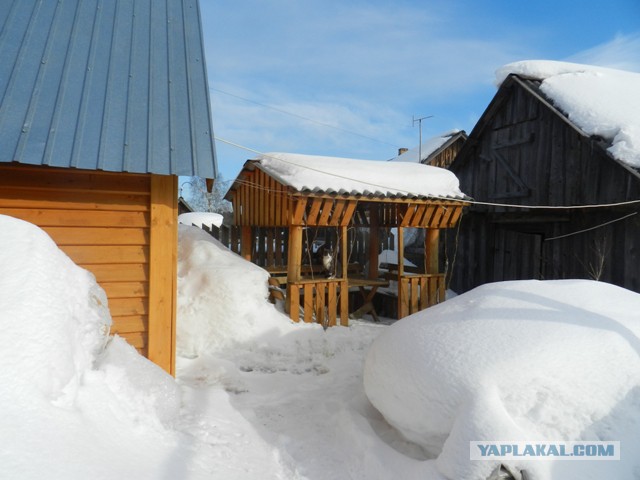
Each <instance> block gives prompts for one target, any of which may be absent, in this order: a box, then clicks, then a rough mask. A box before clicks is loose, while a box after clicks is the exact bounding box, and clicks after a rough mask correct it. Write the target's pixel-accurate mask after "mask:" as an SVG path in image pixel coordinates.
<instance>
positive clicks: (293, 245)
mask: <svg viewBox="0 0 640 480" xmlns="http://www.w3.org/2000/svg"><path fill="white" fill-rule="evenodd" d="M301 264H302V226H300V225H292V226H291V227H289V256H288V258H287V281H288V282H297V281H299V280H300V270H301Z"/></svg>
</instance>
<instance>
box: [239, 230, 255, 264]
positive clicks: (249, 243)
mask: <svg viewBox="0 0 640 480" xmlns="http://www.w3.org/2000/svg"><path fill="white" fill-rule="evenodd" d="M252 253H253V234H252V231H251V226H250V225H243V226H242V237H241V238H240V256H241V257H242V258H244V259H245V260H246V261H248V262H250V261H251V256H252Z"/></svg>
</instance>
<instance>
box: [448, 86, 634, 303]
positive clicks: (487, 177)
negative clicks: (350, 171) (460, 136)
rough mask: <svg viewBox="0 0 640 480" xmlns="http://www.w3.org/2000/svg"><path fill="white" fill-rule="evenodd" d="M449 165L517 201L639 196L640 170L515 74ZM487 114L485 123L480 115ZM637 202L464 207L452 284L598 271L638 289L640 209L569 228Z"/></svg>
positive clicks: (481, 188) (483, 194) (482, 188)
mask: <svg viewBox="0 0 640 480" xmlns="http://www.w3.org/2000/svg"><path fill="white" fill-rule="evenodd" d="M505 85H506V86H503V88H502V89H501V91H499V92H498V94H497V95H496V98H495V99H494V102H493V104H492V105H490V107H489V110H488V111H489V112H490V113H491V115H489V116H488V118H483V119H481V123H479V126H478V127H476V128H477V129H478V128H479V129H480V133H477V132H476V130H474V132H472V134H471V135H470V138H469V140H468V142H467V145H466V147H465V148H464V149H463V151H462V152H461V154H460V157H459V158H457V159H456V161H455V162H454V163H453V164H452V166H451V170H452V171H453V172H454V173H455V174H456V175H457V176H458V178H459V179H460V186H461V189H462V191H463V192H465V193H466V194H468V195H470V196H471V197H473V198H474V199H475V200H478V201H485V202H496V203H510V204H519V205H593V204H606V203H614V202H624V201H627V200H637V199H640V177H639V176H638V175H637V174H634V173H633V172H632V171H630V170H628V169H627V168H626V167H623V166H621V165H620V164H618V163H617V162H616V161H614V160H613V159H611V158H610V157H609V156H608V155H607V154H606V152H605V151H604V150H603V149H602V148H601V147H600V146H599V143H598V139H592V138H589V137H586V136H584V135H583V134H582V133H581V132H579V131H578V130H576V129H575V128H574V127H573V126H572V125H571V124H569V122H568V121H567V119H566V118H564V117H563V116H561V115H558V114H557V113H556V112H555V111H554V109H553V107H551V106H550V105H549V104H547V103H546V102H545V100H544V99H543V98H541V97H539V95H537V94H536V92H535V85H533V84H530V83H528V82H525V81H519V80H518V81H508V82H507V83H506V84H505ZM482 122H484V123H482ZM637 211H638V206H637V205H636V206H632V207H628V208H615V209H613V208H604V209H596V210H587V209H582V210H576V209H568V210H522V209H510V208H503V207H489V206H478V205H474V206H472V207H471V208H470V209H469V210H468V211H467V212H466V214H465V215H464V216H463V218H462V220H461V224H460V234H459V236H458V237H454V238H451V237H450V242H449V243H450V247H454V248H455V247H457V255H456V264H455V265H454V267H453V277H452V283H451V287H452V288H453V289H454V290H457V291H458V292H464V291H467V290H469V289H471V288H473V287H476V286H478V285H481V284H483V283H487V282H492V281H500V280H512V279H528V278H539V279H559V278H592V277H594V276H595V274H594V272H593V270H594V268H596V267H595V265H597V264H600V263H603V264H604V265H603V267H602V268H600V269H598V270H599V274H598V277H599V279H600V280H604V281H608V282H612V283H615V284H618V285H621V286H624V287H626V288H630V289H632V290H635V291H640V283H639V282H640V262H638V249H639V248H640V224H639V220H640V219H638V216H633V217H629V218H628V219H625V220H623V221H620V222H617V223H615V224H612V225H610V226H606V227H602V228H599V229H596V230H592V231H589V232H584V233H581V234H576V235H571V236H569V237H566V238H563V239H556V240H551V239H552V238H554V237H557V236H561V235H567V234H570V233H574V232H578V231H580V230H583V229H587V228H591V227H594V226H598V225H601V224H603V223H605V222H608V221H611V220H615V219H619V218H621V217H623V216H625V215H627V214H633V213H634V212H637Z"/></svg>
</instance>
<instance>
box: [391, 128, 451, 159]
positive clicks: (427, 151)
mask: <svg viewBox="0 0 640 480" xmlns="http://www.w3.org/2000/svg"><path fill="white" fill-rule="evenodd" d="M459 133H462V130H451V131H450V132H446V133H443V134H441V135H436V136H435V137H431V138H429V139H427V140H425V141H423V142H422V146H420V145H418V146H416V147H414V148H410V149H409V150H407V151H406V152H404V153H401V154H400V155H398V156H397V157H393V158H392V159H390V160H389V161H390V162H413V163H418V162H423V163H424V161H425V160H427V159H428V158H429V157H430V156H431V155H433V154H434V153H435V152H437V151H438V150H439V149H440V148H442V147H443V146H444V145H445V144H446V143H447V142H448V141H449V140H451V139H452V138H453V137H454V136H456V135H457V134H459ZM418 157H420V159H418Z"/></svg>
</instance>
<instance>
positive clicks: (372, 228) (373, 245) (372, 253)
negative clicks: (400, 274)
mask: <svg viewBox="0 0 640 480" xmlns="http://www.w3.org/2000/svg"><path fill="white" fill-rule="evenodd" d="M379 243H380V209H379V206H378V205H375V204H374V205H371V208H370V209H369V278H378V273H379V272H378V258H379V256H380V252H379V251H378V244H379Z"/></svg>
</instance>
